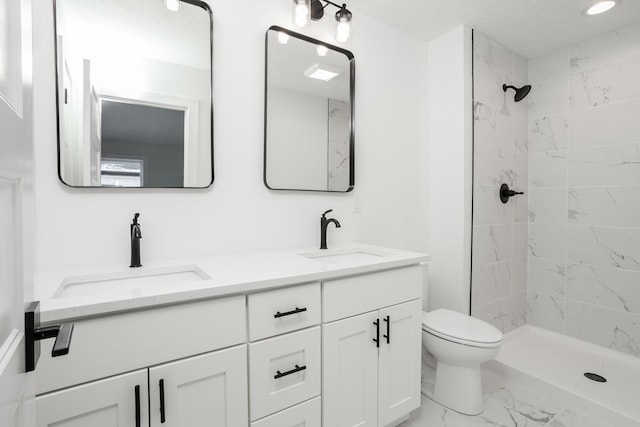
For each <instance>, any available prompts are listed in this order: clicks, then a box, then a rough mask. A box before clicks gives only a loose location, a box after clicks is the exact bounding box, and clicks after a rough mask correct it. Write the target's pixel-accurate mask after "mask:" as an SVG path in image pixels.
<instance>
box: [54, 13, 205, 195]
mask: <svg viewBox="0 0 640 427" xmlns="http://www.w3.org/2000/svg"><path fill="white" fill-rule="evenodd" d="M53 5H54V21H55V22H54V29H55V37H56V78H57V114H58V176H59V178H60V180H61V181H62V182H63V183H64V184H66V185H68V186H70V187H137V188H206V187H208V186H210V185H211V184H212V182H213V103H212V99H213V97H212V81H213V79H212V60H211V58H212V46H213V44H212V34H213V32H212V26H213V20H212V12H211V9H210V8H209V6H208V5H207V4H206V3H205V2H203V1H199V0H53Z"/></svg>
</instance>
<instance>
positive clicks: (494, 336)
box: [422, 308, 503, 348]
mask: <svg viewBox="0 0 640 427" xmlns="http://www.w3.org/2000/svg"><path fill="white" fill-rule="evenodd" d="M422 330H423V331H425V332H428V333H430V334H431V335H435V336H437V337H439V338H442V339H445V340H448V341H453V342H456V343H460V344H464V345H469V346H473V347H485V348H486V347H498V346H499V345H500V344H502V339H503V335H502V332H500V331H499V330H498V329H497V328H496V327H494V326H493V325H490V324H488V323H486V322H484V321H482V320H480V319H476V318H474V317H471V316H467V315H466V314H462V313H458V312H456V311H452V310H447V309H444V308H441V309H438V310H434V311H430V312H428V313H425V312H423V313H422Z"/></svg>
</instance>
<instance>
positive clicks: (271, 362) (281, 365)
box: [249, 326, 321, 420]
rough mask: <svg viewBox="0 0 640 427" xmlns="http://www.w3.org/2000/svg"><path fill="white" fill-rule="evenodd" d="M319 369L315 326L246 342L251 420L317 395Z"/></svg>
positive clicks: (317, 333)
mask: <svg viewBox="0 0 640 427" xmlns="http://www.w3.org/2000/svg"><path fill="white" fill-rule="evenodd" d="M320 369H321V358H320V327H319V326H317V327H315V328H312V329H307V330H304V331H300V332H292V333H289V334H287V335H282V336H280V337H276V338H271V339H268V340H264V341H260V342H257V343H252V344H249V378H250V381H249V385H250V387H249V397H250V400H249V401H250V414H251V420H257V419H258V418H262V417H264V416H267V415H269V414H272V413H274V412H277V411H279V410H281V409H284V408H287V407H289V406H293V405H295V404H296V403H299V402H302V401H304V400H307V399H310V398H312V397H315V396H318V395H319V394H320V378H321V375H320V373H321V372H320ZM283 374H284V375H283Z"/></svg>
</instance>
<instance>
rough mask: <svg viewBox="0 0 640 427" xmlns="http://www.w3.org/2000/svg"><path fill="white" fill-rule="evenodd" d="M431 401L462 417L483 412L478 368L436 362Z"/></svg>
mask: <svg viewBox="0 0 640 427" xmlns="http://www.w3.org/2000/svg"><path fill="white" fill-rule="evenodd" d="M432 399H433V400H435V401H436V402H437V403H439V404H441V405H442V406H445V407H447V408H449V409H452V410H454V411H456V412H460V413H461V414H464V415H479V414H481V413H482V412H484V401H483V398H482V380H481V377H480V366H471V367H469V366H454V365H447V364H446V363H442V362H441V361H438V365H437V369H436V382H435V389H434V392H433V397H432Z"/></svg>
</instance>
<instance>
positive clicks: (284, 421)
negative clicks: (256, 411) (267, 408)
mask: <svg viewBox="0 0 640 427" xmlns="http://www.w3.org/2000/svg"><path fill="white" fill-rule="evenodd" d="M320 417H321V405H320V396H318V397H316V398H315V399H311V400H309V401H308V402H304V403H301V404H299V405H296V406H294V407H293V408H289V409H285V410H284V411H281V412H278V413H277V414H273V415H271V416H269V417H266V418H263V419H261V420H259V421H255V422H253V423H251V427H300V426H304V427H320V424H321V423H320Z"/></svg>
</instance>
